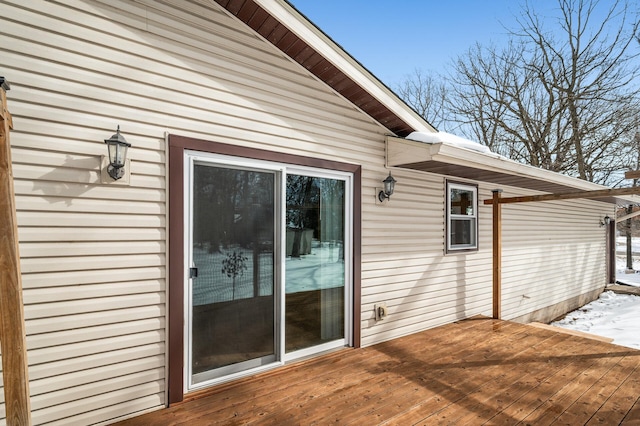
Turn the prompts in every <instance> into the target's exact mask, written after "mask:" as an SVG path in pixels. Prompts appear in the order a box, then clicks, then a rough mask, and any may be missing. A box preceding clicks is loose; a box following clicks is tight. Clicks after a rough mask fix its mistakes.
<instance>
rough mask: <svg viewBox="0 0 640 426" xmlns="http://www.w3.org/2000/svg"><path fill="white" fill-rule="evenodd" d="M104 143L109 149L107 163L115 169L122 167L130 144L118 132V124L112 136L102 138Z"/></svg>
mask: <svg viewBox="0 0 640 426" xmlns="http://www.w3.org/2000/svg"><path fill="white" fill-rule="evenodd" d="M104 143H106V144H107V147H108V149H109V164H110V165H111V167H114V168H116V169H119V168H120V167H123V166H124V163H125V161H126V160H127V149H128V148H129V147H130V146H131V144H130V143H129V142H127V140H126V139H125V138H124V136H122V135H121V134H120V126H118V130H117V131H116V133H115V134H114V135H113V136H111V137H110V138H109V139H105V140H104Z"/></svg>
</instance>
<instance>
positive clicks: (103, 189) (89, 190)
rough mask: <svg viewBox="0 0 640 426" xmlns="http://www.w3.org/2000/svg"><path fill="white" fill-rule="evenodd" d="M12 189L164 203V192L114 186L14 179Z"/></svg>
mask: <svg viewBox="0 0 640 426" xmlns="http://www.w3.org/2000/svg"><path fill="white" fill-rule="evenodd" d="M12 141H13V139H12ZM14 187H15V192H16V194H17V195H44V196H50V197H56V196H57V197H69V195H71V194H72V195H73V197H72V199H76V198H80V199H83V198H92V199H98V200H100V199H102V200H119V201H125V200H126V201H151V202H164V201H165V193H164V191H157V190H150V189H144V188H127V190H126V191H123V190H122V187H120V186H114V185H111V186H109V185H97V186H87V185H85V184H81V183H75V182H66V183H64V185H62V184H59V183H56V182H47V181H38V182H36V183H34V182H31V181H28V180H21V179H16V180H15V181H14Z"/></svg>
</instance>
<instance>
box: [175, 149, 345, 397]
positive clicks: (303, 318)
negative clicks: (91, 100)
mask: <svg viewBox="0 0 640 426" xmlns="http://www.w3.org/2000/svg"><path fill="white" fill-rule="evenodd" d="M185 170H186V173H187V174H188V179H185V182H188V185H189V187H188V188H185V189H186V191H185V193H188V196H187V197H188V199H185V206H186V207H185V217H186V218H188V219H187V220H188V222H189V223H188V226H186V227H185V229H186V230H187V232H186V235H185V247H187V252H186V253H185V260H186V262H187V265H189V270H188V271H187V276H186V277H185V283H186V284H185V292H186V295H187V297H186V301H185V312H186V318H185V325H186V333H185V336H186V337H185V343H186V344H185V348H186V352H185V359H186V360H188V365H187V366H186V371H185V375H186V379H187V391H188V390H190V389H195V388H198V387H202V386H205V385H208V384H213V383H216V382H218V381H221V380H228V379H230V378H233V377H236V376H239V375H243V374H247V373H248V372H254V371H256V370H259V369H261V368H270V367H271V366H273V365H278V364H281V363H283V362H285V361H287V360H290V359H295V358H297V357H301V356H307V355H310V354H314V353H318V352H321V351H324V350H328V349H331V348H336V347H340V346H345V345H348V344H349V337H350V336H349V334H348V333H347V330H350V318H351V312H350V309H349V307H350V306H351V304H350V294H351V290H350V289H351V278H350V277H351V272H352V271H351V254H350V253H351V248H350V247H351V239H350V238H351V237H350V235H351V225H350V223H351V212H350V209H349V206H350V204H351V199H350V197H351V176H350V175H349V174H346V173H337V172H331V171H323V170H317V169H306V168H300V167H292V166H287V165H284V164H277V163H267V162H258V161H251V160H244V159H236V158H233V157H218V156H213V155H211V156H209V155H206V154H201V153H192V154H191V155H190V156H188V157H187V159H186V161H185Z"/></svg>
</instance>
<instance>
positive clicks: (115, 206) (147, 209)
mask: <svg viewBox="0 0 640 426" xmlns="http://www.w3.org/2000/svg"><path fill="white" fill-rule="evenodd" d="M16 209H17V210H18V211H39V212H65V213H105V212H118V213H120V214H126V213H132V214H147V215H165V205H164V204H163V203H153V202H135V201H127V202H125V201H114V200H110V201H107V200H92V199H74V200H70V199H69V198H65V197H59V196H31V195H18V196H16Z"/></svg>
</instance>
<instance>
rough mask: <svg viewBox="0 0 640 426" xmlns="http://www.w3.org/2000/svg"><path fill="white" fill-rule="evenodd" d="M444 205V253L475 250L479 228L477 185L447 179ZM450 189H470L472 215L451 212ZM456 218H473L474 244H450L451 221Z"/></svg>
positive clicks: (476, 248)
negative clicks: (471, 194)
mask: <svg viewBox="0 0 640 426" xmlns="http://www.w3.org/2000/svg"><path fill="white" fill-rule="evenodd" d="M445 187H446V189H445V190H446V193H447V194H446V197H445V199H446V203H447V204H446V206H445V215H446V218H445V220H446V223H445V225H446V226H445V233H446V235H445V240H446V245H445V251H446V253H459V252H464V251H477V250H478V235H479V232H478V228H479V220H478V186H477V185H473V184H464V183H458V182H452V181H447V182H446V185H445ZM451 189H461V190H465V191H470V192H472V193H473V215H454V214H451ZM454 219H457V220H473V221H474V222H475V226H474V230H475V238H474V244H465V245H452V244H451V221H452V220H454Z"/></svg>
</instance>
